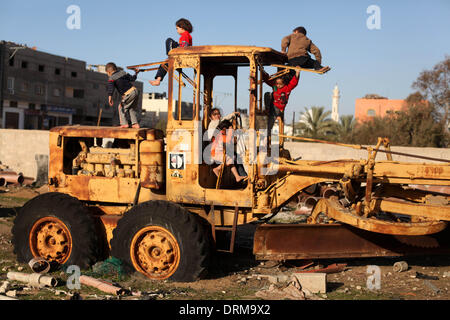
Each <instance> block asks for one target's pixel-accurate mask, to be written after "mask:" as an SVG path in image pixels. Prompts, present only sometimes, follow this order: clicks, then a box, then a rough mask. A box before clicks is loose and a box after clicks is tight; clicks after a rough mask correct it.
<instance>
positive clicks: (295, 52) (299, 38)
mask: <svg viewBox="0 0 450 320" xmlns="http://www.w3.org/2000/svg"><path fill="white" fill-rule="evenodd" d="M286 49H287V56H288V65H290V66H299V67H302V68H308V69H314V70H319V71H321V72H327V71H329V70H330V67H328V66H327V67H323V66H322V65H321V62H322V55H321V53H320V50H319V48H317V47H316V45H315V44H314V43H313V42H312V41H311V40H310V39H309V38H308V37H307V36H306V29H305V28H304V27H297V28H295V29H294V30H293V32H292V34H290V35H288V36H286V37H284V38H283V39H282V40H281V52H284V53H286ZM308 52H310V53H312V54H313V55H314V57H315V58H316V60H314V59H312V58H311V56H310V55H309V54H308Z"/></svg>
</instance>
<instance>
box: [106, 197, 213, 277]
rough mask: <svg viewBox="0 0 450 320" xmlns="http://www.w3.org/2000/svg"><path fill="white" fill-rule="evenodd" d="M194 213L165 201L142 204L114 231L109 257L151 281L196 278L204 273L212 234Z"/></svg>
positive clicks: (125, 215) (124, 218)
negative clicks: (120, 261) (118, 260)
mask: <svg viewBox="0 0 450 320" xmlns="http://www.w3.org/2000/svg"><path fill="white" fill-rule="evenodd" d="M209 230H210V229H208V227H207V224H206V223H205V222H204V221H203V220H202V219H201V218H200V217H199V216H197V215H196V214H192V213H190V212H189V211H188V210H187V209H185V208H183V207H182V206H180V205H178V204H176V203H172V202H168V201H160V200H158V201H149V202H144V203H141V204H139V205H137V206H135V207H133V208H132V209H131V210H129V211H128V212H126V213H125V214H124V216H123V218H121V219H120V220H119V222H118V224H117V227H116V228H115V229H114V231H113V238H112V240H111V256H113V257H116V258H119V259H120V260H122V261H123V262H124V265H125V267H126V268H125V269H126V270H135V271H138V272H141V273H142V274H144V275H145V276H147V277H148V278H150V279H154V280H163V279H168V280H171V281H180V282H191V281H196V280H198V279H199V278H201V277H202V276H204V275H205V274H206V271H207V268H208V265H209V262H210V256H211V237H210V235H211V233H210V231H209Z"/></svg>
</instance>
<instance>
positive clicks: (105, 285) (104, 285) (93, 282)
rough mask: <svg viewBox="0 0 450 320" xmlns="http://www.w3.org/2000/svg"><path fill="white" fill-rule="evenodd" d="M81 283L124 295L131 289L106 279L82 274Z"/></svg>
mask: <svg viewBox="0 0 450 320" xmlns="http://www.w3.org/2000/svg"><path fill="white" fill-rule="evenodd" d="M80 283H82V284H84V285H87V286H91V287H94V288H97V289H99V290H100V291H103V292H107V293H112V294H115V295H123V294H128V293H129V291H128V290H126V289H123V288H120V287H117V286H114V285H113V284H111V283H109V282H106V281H104V280H99V279H95V278H92V277H89V276H86V275H81V276H80Z"/></svg>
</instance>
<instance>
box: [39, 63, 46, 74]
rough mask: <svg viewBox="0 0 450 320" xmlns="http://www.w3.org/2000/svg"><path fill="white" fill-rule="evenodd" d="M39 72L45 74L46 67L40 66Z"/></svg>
mask: <svg viewBox="0 0 450 320" xmlns="http://www.w3.org/2000/svg"><path fill="white" fill-rule="evenodd" d="M38 70H39V72H44V70H45V66H44V65H43V64H40V65H39V66H38Z"/></svg>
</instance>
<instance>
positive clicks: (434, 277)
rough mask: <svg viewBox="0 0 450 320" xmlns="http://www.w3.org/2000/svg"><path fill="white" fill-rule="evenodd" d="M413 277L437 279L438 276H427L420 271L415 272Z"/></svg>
mask: <svg viewBox="0 0 450 320" xmlns="http://www.w3.org/2000/svg"><path fill="white" fill-rule="evenodd" d="M415 278H418V279H424V280H439V277H436V276H429V275H427V274H423V273H420V272H416V275H415Z"/></svg>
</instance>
